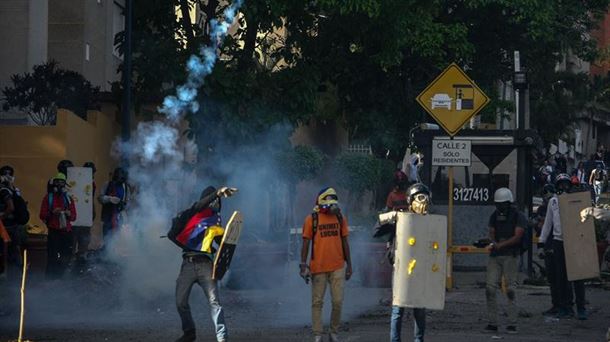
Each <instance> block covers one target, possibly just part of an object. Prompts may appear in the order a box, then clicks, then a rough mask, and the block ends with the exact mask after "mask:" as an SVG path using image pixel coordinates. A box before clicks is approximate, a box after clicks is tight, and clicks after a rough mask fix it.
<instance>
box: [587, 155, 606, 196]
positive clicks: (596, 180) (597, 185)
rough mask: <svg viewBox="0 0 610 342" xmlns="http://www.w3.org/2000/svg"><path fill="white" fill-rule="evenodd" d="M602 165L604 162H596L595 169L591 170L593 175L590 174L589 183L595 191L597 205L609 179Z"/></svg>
mask: <svg viewBox="0 0 610 342" xmlns="http://www.w3.org/2000/svg"><path fill="white" fill-rule="evenodd" d="M602 165H603V164H602V163H595V169H593V171H591V175H590V176H589V184H590V185H591V186H592V187H593V190H594V191H595V205H598V204H599V196H600V195H601V193H602V190H603V187H604V183H605V182H606V180H607V176H606V171H605V170H604V168H603V166H602Z"/></svg>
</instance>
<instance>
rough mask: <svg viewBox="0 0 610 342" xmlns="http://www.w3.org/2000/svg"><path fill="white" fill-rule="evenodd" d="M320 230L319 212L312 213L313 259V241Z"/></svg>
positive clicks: (312, 241)
mask: <svg viewBox="0 0 610 342" xmlns="http://www.w3.org/2000/svg"><path fill="white" fill-rule="evenodd" d="M317 231H318V213H316V212H313V213H311V260H313V243H314V241H315V237H316V232H317Z"/></svg>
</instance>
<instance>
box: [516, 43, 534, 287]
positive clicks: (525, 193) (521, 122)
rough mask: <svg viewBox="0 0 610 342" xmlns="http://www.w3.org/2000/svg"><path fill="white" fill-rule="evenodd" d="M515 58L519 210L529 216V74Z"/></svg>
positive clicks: (529, 267)
mask: <svg viewBox="0 0 610 342" xmlns="http://www.w3.org/2000/svg"><path fill="white" fill-rule="evenodd" d="M514 60H515V73H514V77H513V88H514V89H515V102H516V109H517V110H516V123H517V126H516V130H517V132H516V133H517V134H516V137H517V140H518V144H517V199H518V205H519V210H521V211H524V212H525V213H526V214H527V216H529V215H530V214H531V212H530V210H531V202H532V192H531V179H532V177H531V172H530V170H531V164H530V163H529V162H528V158H527V153H528V151H529V147H528V146H529V144H528V143H526V126H529V124H526V114H525V107H526V106H525V100H526V99H527V97H526V95H525V94H526V91H527V74H526V72H525V71H524V70H523V69H522V68H521V58H520V56H519V51H515V54H514ZM525 228H526V231H525V234H527V236H528V237H530V239H528V241H533V240H532V239H531V238H532V236H533V232H532V230H531V228H530V227H525ZM531 247H532V246H530V248H528V250H527V261H528V262H527V271H528V275H529V276H531V275H532V271H533V269H532V258H533V252H532V248H531Z"/></svg>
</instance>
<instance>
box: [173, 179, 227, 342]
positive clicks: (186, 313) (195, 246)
mask: <svg viewBox="0 0 610 342" xmlns="http://www.w3.org/2000/svg"><path fill="white" fill-rule="evenodd" d="M235 191H236V189H233V188H227V187H222V188H220V189H219V190H216V189H215V188H214V187H212V186H208V187H207V188H205V189H204V190H203V192H202V193H201V197H200V199H199V201H198V202H196V203H194V204H193V205H192V206H191V207H190V208H189V209H187V210H185V211H183V212H182V213H180V214H178V217H185V218H186V220H185V225H181V224H180V225H178V226H173V227H172V231H170V233H169V234H168V237H169V238H170V239H171V240H172V241H174V242H175V243H176V244H178V245H179V246H180V247H182V249H183V252H182V267H181V268H180V274H179V275H178V279H177V280H176V306H177V308H178V314H180V319H181V320H182V331H183V332H184V334H183V335H182V337H180V338H179V339H177V340H176V342H192V341H195V340H196V339H197V334H196V328H195V322H194V321H193V317H192V315H191V308H190V306H189V296H190V294H191V289H192V288H193V284H195V283H198V284H199V286H201V288H202V289H203V291H204V293H205V295H206V297H207V299H208V303H209V305H210V313H211V315H212V321H213V322H214V327H215V329H216V339H217V341H219V342H225V341H227V338H228V330H227V327H226V324H225V318H224V311H223V308H222V306H221V305H220V299H219V296H218V282H217V281H216V280H215V279H212V272H213V265H214V253H215V252H216V249H215V248H214V246H213V244H214V243H216V244H219V242H220V241H221V239H222V236H223V233H224V230H223V228H222V226H221V224H222V220H221V217H220V210H221V209H222V202H221V199H220V198H221V197H229V196H232V195H233V193H234V192H235Z"/></svg>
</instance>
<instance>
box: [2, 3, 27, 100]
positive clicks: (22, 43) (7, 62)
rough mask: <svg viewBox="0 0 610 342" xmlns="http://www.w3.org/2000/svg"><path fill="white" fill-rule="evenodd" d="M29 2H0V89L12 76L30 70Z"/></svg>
mask: <svg viewBox="0 0 610 342" xmlns="http://www.w3.org/2000/svg"><path fill="white" fill-rule="evenodd" d="M28 8H29V1H28V0H2V1H0V41H2V45H3V48H1V49H0V89H1V88H4V87H5V86H7V85H8V82H9V81H10V76H11V75H13V74H15V73H21V72H25V71H27V70H28V61H27V54H28V52H27V51H28V24H29V20H28V17H29V15H28Z"/></svg>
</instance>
